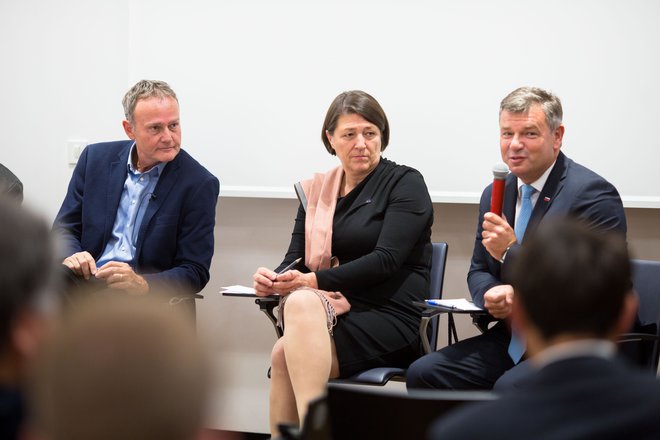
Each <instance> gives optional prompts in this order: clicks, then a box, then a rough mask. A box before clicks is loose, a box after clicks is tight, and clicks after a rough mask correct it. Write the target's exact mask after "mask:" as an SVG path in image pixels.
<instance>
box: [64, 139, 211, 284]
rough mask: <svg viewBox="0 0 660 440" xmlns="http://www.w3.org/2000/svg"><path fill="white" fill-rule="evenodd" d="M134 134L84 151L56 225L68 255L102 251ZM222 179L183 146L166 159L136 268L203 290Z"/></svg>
mask: <svg viewBox="0 0 660 440" xmlns="http://www.w3.org/2000/svg"><path fill="white" fill-rule="evenodd" d="M132 144H133V141H131V140H127V141H117V142H105V143H99V144H93V145H89V146H88V147H87V148H85V150H84V151H83V153H82V154H81V155H80V159H79V160H78V164H77V165H76V168H75V170H74V172H73V176H72V177H71V182H70V183H69V189H68V191H67V195H66V197H65V199H64V202H63V203H62V207H61V208H60V211H59V213H58V214H57V217H56V219H55V225H54V229H55V230H56V231H58V232H60V233H61V235H62V236H63V238H64V241H65V249H64V250H63V258H64V257H66V256H69V255H72V254H73V253H75V252H81V251H87V252H89V253H90V254H91V255H92V256H93V257H94V259H97V260H98V258H99V257H100V256H101V254H102V252H103V250H104V249H105V246H106V244H107V243H108V240H109V239H110V237H111V233H112V227H113V224H114V221H115V217H116V215H117V209H118V206H119V199H120V196H121V193H122V190H123V187H124V181H125V180H126V175H127V172H128V171H127V168H126V163H127V161H128V153H129V151H130V147H131V145H132ZM219 191H220V183H219V182H218V179H217V178H215V177H214V176H213V175H212V174H211V173H210V172H209V171H207V170H206V169H205V168H204V167H203V166H202V165H200V164H199V163H198V162H197V161H196V160H195V159H193V158H192V157H191V156H190V155H189V154H188V153H186V152H185V151H183V150H181V151H180V152H179V154H178V155H177V156H176V158H175V159H174V160H173V161H171V162H169V163H167V164H166V165H165V168H164V169H163V172H162V174H161V176H160V178H159V179H158V184H157V185H156V188H155V189H154V192H153V194H154V198H153V199H152V200H151V201H150V202H149V204H148V206H147V209H146V212H145V215H144V219H143V221H142V224H141V225H140V229H139V231H138V237H137V243H136V251H135V261H134V264H133V269H134V270H135V271H136V272H137V273H139V274H141V275H142V276H144V278H145V279H146V280H147V282H148V283H149V284H150V285H151V284H152V283H155V284H157V285H158V284H162V285H166V286H167V287H170V288H172V287H174V288H179V289H183V290H184V291H186V292H199V291H200V290H202V288H204V286H205V285H206V283H207V282H208V280H209V267H210V265H211V257H213V229H214V226H215V206H216V203H217V201H218V194H219Z"/></svg>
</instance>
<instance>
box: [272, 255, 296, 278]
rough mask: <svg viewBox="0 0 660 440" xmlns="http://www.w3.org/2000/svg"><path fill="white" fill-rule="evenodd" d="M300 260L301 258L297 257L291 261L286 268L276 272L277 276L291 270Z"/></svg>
mask: <svg viewBox="0 0 660 440" xmlns="http://www.w3.org/2000/svg"><path fill="white" fill-rule="evenodd" d="M300 260H302V257H298V258H296V259H295V260H293V261H292V262H291V263H289V264H287V265H286V267H285V268H284V269H282V270H280V271H279V272H277V275H281V274H283V273H284V272H286V271H287V270H291V269H292V268H293V267H294V266H295V265H296V264H298V263H300Z"/></svg>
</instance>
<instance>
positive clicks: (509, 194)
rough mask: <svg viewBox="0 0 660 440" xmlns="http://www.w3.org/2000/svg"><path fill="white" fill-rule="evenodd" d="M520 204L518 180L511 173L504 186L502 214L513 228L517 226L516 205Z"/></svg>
mask: <svg viewBox="0 0 660 440" xmlns="http://www.w3.org/2000/svg"><path fill="white" fill-rule="evenodd" d="M517 202H518V178H517V177H516V176H514V175H513V174H511V173H509V175H508V176H507V177H506V182H505V184H504V204H503V206H502V214H504V216H505V217H506V221H507V222H508V223H509V225H511V227H512V228H513V227H514V225H515V224H516V203H517Z"/></svg>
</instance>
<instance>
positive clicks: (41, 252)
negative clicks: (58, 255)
mask: <svg viewBox="0 0 660 440" xmlns="http://www.w3.org/2000/svg"><path fill="white" fill-rule="evenodd" d="M54 255H55V253H54V249H53V243H52V240H51V237H50V231H49V228H48V225H47V224H46V222H45V221H44V220H42V219H40V218H37V217H35V216H34V215H32V214H31V213H30V212H28V211H26V210H25V209H24V208H22V207H20V206H17V205H16V203H15V200H14V199H12V200H8V199H6V198H5V197H0V261H2V264H0V438H1V439H3V440H4V439H8V440H9V439H18V438H22V436H23V433H24V425H25V419H26V416H27V415H28V414H29V411H28V410H27V409H26V406H25V396H24V394H25V393H24V389H25V382H26V380H27V379H26V378H27V371H28V369H29V367H30V365H31V363H32V362H33V361H34V358H35V356H36V353H37V351H38V349H39V347H40V346H41V344H42V342H43V340H44V338H45V336H46V334H47V333H48V330H49V327H50V325H51V321H52V320H53V318H54V317H55V315H56V312H57V310H56V302H57V301H56V300H55V298H54V291H53V290H51V289H50V287H51V282H52V275H53V272H54V269H55V266H56V264H55V260H54Z"/></svg>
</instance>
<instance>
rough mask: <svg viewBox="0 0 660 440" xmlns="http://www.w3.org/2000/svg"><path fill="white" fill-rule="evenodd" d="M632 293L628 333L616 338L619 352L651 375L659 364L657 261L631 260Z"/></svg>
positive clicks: (659, 278) (659, 264)
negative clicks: (633, 314)
mask: <svg viewBox="0 0 660 440" xmlns="http://www.w3.org/2000/svg"><path fill="white" fill-rule="evenodd" d="M632 266H633V289H634V290H635V292H637V295H638V297H639V309H638V311H637V319H636V321H635V325H634V327H633V329H632V332H630V333H625V334H623V335H621V336H620V337H619V351H620V352H621V353H622V354H623V355H624V356H625V357H626V358H628V359H629V360H631V361H632V362H633V363H634V364H635V365H638V366H639V367H640V368H642V369H644V370H647V371H649V372H651V373H653V374H656V373H657V371H658V363H659V361H660V261H650V260H632Z"/></svg>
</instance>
